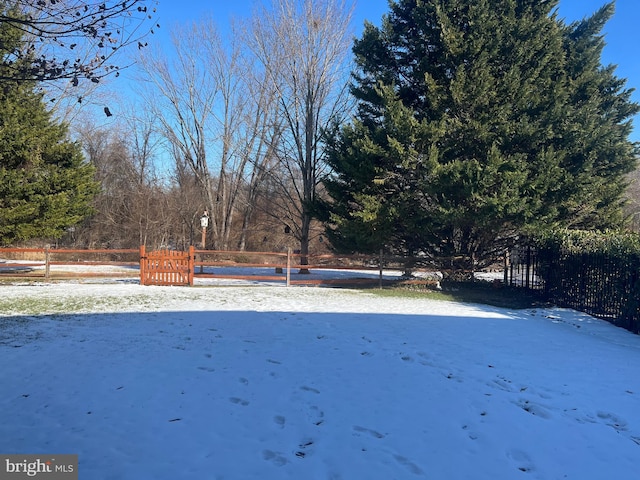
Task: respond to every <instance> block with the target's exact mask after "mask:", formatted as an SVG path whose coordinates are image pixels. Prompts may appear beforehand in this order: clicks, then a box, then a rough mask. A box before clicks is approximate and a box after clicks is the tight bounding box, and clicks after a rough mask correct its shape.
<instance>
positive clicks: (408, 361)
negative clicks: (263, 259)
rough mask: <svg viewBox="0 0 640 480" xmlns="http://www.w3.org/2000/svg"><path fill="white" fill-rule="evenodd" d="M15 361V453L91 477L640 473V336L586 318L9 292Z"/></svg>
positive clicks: (298, 292) (2, 349) (122, 293)
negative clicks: (70, 459) (73, 460)
mask: <svg viewBox="0 0 640 480" xmlns="http://www.w3.org/2000/svg"><path fill="white" fill-rule="evenodd" d="M17 303H21V304H22V306H21V307H20V308H17V309H16V311H13V310H11V309H9V307H8V305H14V304H17ZM0 364H1V365H2V369H0V392H1V394H2V395H0V452H2V453H24V454H26V453H37V454H48V453H74V454H78V455H79V476H80V478H86V479H119V480H120V479H126V480H128V479H131V480H134V479H136V480H138V479H159V480H164V479H166V480H169V479H171V480H174V479H253V478H256V479H258V478H259V479H292V480H293V479H295V480H300V479H305V480H306V479H311V480H312V479H343V480H347V479H367V480H376V479H380V480H389V479H414V478H415V479H420V478H428V479H487V480H488V479H491V480H501V479H504V480H510V479H518V478H522V479H565V478H566V479H580V480H584V479H594V480H595V479H608V478H615V479H617V480H625V479H629V480H631V479H637V478H639V468H640V375H638V372H639V367H640V337H638V336H635V335H633V334H631V333H629V332H627V331H625V330H622V329H619V328H616V327H614V326H612V325H610V324H608V323H606V322H604V321H601V320H597V319H594V318H592V317H590V316H588V315H585V314H582V313H578V312H575V311H572V310H565V309H557V308H548V309H547V308H544V309H527V310H508V309H500V308H495V307H489V306H485V305H476V304H461V303H453V302H444V301H435V300H430V299H427V298H424V299H421V298H417V299H416V298H411V299H409V298H388V297H382V296H378V295H376V294H375V293H373V292H367V291H356V290H342V289H332V288H313V287H291V288H287V287H284V286H282V285H277V286H269V285H267V286H251V285H236V286H222V287H221V286H206V287H203V286H200V287H191V288H189V287H143V286H140V285H137V284H136V282H135V281H134V280H128V281H120V282H112V283H110V284H98V283H56V284H41V283H34V284H27V283H25V284H15V285H2V286H0Z"/></svg>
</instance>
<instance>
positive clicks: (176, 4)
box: [156, 0, 640, 141]
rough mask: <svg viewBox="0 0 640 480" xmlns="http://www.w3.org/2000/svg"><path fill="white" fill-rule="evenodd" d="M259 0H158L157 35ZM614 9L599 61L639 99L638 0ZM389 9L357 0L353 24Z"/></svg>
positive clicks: (241, 12)
mask: <svg viewBox="0 0 640 480" xmlns="http://www.w3.org/2000/svg"><path fill="white" fill-rule="evenodd" d="M256 2H258V3H259V0H181V1H175V0H159V5H158V21H159V22H160V24H161V26H162V28H161V32H158V35H157V37H156V38H157V39H158V40H159V41H164V40H166V38H167V37H168V35H167V33H168V31H169V30H170V27H171V26H172V25H173V24H175V23H176V22H178V23H184V22H189V21H193V20H197V19H198V18H200V17H201V16H203V15H205V14H211V15H213V17H214V18H216V19H217V21H218V23H219V24H220V25H221V26H223V25H224V24H225V23H227V22H228V21H229V19H230V18H231V17H232V16H234V15H235V16H247V15H249V14H250V13H251V10H252V6H253V5H254V4H255V3H256ZM606 3H607V2H606V1H604V0H560V7H559V14H560V17H561V18H564V19H565V20H566V21H567V22H572V21H575V20H581V19H582V18H584V17H586V16H589V15H591V14H592V13H593V12H595V11H596V10H598V9H599V8H600V7H602V6H603V5H604V4H606ZM615 3H616V13H615V15H614V17H613V18H612V19H611V20H610V21H609V22H608V23H607V25H606V27H605V30H604V32H605V35H606V37H605V40H606V42H607V46H606V47H605V50H604V52H603V57H602V63H604V64H606V65H608V64H614V65H617V70H616V73H617V75H618V76H619V77H622V78H626V79H627V87H632V88H635V89H636V90H639V91H636V92H634V95H633V99H634V100H635V101H636V102H640V0H617V1H616V2H615ZM388 11H389V7H388V2H387V0H357V2H356V10H355V18H354V28H355V33H356V35H359V33H360V32H361V31H362V25H363V24H364V21H365V20H368V21H370V22H371V23H373V24H374V25H379V24H380V20H381V18H382V16H383V15H384V14H385V13H387V12H388ZM634 123H635V131H634V133H633V135H632V139H633V140H635V141H640V116H639V117H636V119H635V122H634Z"/></svg>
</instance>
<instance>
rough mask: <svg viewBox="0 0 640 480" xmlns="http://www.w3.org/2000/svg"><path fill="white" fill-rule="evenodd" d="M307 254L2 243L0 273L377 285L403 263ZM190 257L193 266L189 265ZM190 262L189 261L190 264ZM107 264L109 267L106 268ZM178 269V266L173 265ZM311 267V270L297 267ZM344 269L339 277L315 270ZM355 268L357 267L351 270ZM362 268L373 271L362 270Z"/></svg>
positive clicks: (160, 281) (151, 281) (11, 276)
mask: <svg viewBox="0 0 640 480" xmlns="http://www.w3.org/2000/svg"><path fill="white" fill-rule="evenodd" d="M302 259H303V256H301V255H300V254H295V253H293V252H292V251H291V249H289V250H288V251H285V252H247V251H226V250H224V251H222V250H220V251H218V250H194V249H193V247H192V248H190V249H189V252H178V253H176V252H172V251H167V250H164V251H161V252H160V253H157V254H156V253H154V252H147V251H146V248H145V247H141V248H139V249H93V250H91V249H86V250H83V249H58V248H49V247H44V248H0V279H5V280H20V279H25V280H26V279H29V280H57V279H69V278H77V279H82V278H100V277H105V278H138V279H139V281H140V283H141V284H144V285H168V284H178V285H193V284H194V281H195V280H196V279H201V280H206V279H211V280H215V279H220V280H222V279H228V280H249V281H257V282H267V281H268V282H283V283H286V285H320V284H322V285H353V286H356V285H365V284H370V285H378V286H381V285H382V284H383V283H387V281H386V280H383V275H382V269H383V268H384V269H385V271H393V270H399V271H402V270H403V269H404V265H403V262H404V259H402V258H395V257H384V258H383V257H380V256H379V255H329V254H323V255H313V254H309V255H306V256H304V259H306V260H307V263H305V264H302ZM189 260H191V261H192V266H189V265H188V262H189ZM185 263H186V265H185ZM103 267H107V268H103ZM174 270H175V271H174ZM303 270H305V271H310V272H311V274H310V275H295V276H294V275H292V272H301V271H303ZM322 270H343V271H345V273H344V274H343V275H336V276H339V277H340V278H327V277H328V276H326V275H314V273H319V272H321V271H322ZM349 270H352V271H353V272H349ZM356 271H357V272H356ZM363 271H365V272H366V271H369V272H370V273H367V274H366V275H363V274H362V272H363Z"/></svg>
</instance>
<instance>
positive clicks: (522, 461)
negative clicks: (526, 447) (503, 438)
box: [506, 449, 534, 472]
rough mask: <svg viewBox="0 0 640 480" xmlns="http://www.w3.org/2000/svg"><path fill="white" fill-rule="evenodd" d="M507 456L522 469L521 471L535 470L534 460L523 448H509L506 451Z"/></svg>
mask: <svg viewBox="0 0 640 480" xmlns="http://www.w3.org/2000/svg"><path fill="white" fill-rule="evenodd" d="M506 455H507V458H508V459H509V460H511V462H512V463H513V464H515V466H516V467H517V468H518V470H520V471H521V472H531V471H533V470H534V466H533V462H532V461H531V458H530V457H529V455H527V454H526V453H525V452H523V451H522V450H517V449H513V450H508V451H507V452H506Z"/></svg>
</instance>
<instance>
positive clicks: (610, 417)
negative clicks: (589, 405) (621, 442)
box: [598, 412, 627, 432]
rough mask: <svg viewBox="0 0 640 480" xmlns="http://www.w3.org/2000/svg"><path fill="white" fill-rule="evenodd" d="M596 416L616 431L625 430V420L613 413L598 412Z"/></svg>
mask: <svg viewBox="0 0 640 480" xmlns="http://www.w3.org/2000/svg"><path fill="white" fill-rule="evenodd" d="M598 418H599V419H600V420H603V421H604V424H605V425H607V426H609V427H611V428H613V429H614V430H616V431H617V432H624V431H626V430H627V422H626V421H625V420H623V419H622V418H620V417H618V416H617V415H615V414H613V413H609V412H598Z"/></svg>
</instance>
